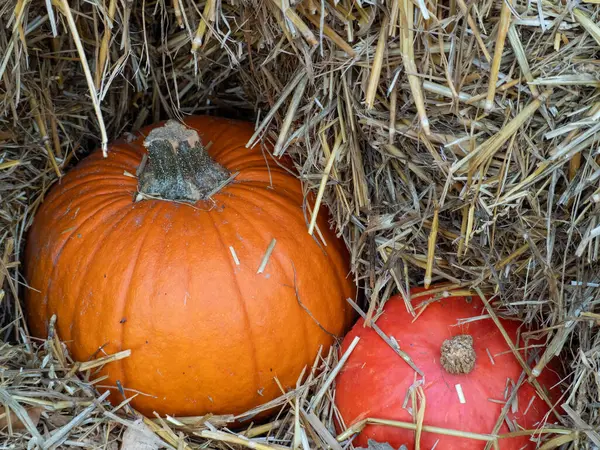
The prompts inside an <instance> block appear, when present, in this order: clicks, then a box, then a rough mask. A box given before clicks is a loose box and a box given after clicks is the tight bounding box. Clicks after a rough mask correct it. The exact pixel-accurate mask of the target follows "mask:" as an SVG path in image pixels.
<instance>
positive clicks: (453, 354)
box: [440, 334, 476, 375]
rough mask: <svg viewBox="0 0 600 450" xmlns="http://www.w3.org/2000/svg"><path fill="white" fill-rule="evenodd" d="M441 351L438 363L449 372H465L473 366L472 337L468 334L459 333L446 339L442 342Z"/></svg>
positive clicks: (468, 371) (456, 373)
mask: <svg viewBox="0 0 600 450" xmlns="http://www.w3.org/2000/svg"><path fill="white" fill-rule="evenodd" d="M441 353H442V355H441V357H440V363H441V364H442V367H443V368H444V369H445V370H446V372H448V373H450V374H453V375H458V374H467V373H470V372H471V371H472V370H473V368H474V367H475V359H476V355H475V349H474V348H473V337H472V336H471V335H469V334H460V335H458V336H454V337H453V338H451V339H446V340H445V341H444V343H443V344H442V348H441Z"/></svg>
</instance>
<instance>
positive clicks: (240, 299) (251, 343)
mask: <svg viewBox="0 0 600 450" xmlns="http://www.w3.org/2000/svg"><path fill="white" fill-rule="evenodd" d="M207 216H208V217H209V219H210V221H211V222H212V224H213V226H214V228H215V232H216V235H217V238H218V239H219V242H220V243H221V249H222V250H223V253H225V252H227V251H228V249H229V246H228V245H226V244H225V241H224V240H223V236H221V230H219V226H218V225H217V222H216V221H215V220H214V218H213V215H212V214H211V212H209V213H208V214H207ZM267 245H268V243H267ZM225 260H226V261H227V264H228V265H229V266H230V267H231V275H230V277H231V279H232V280H233V285H234V286H235V290H236V291H237V293H238V303H239V304H240V305H241V306H242V311H243V312H244V322H245V327H244V328H245V329H246V331H247V333H248V335H249V339H248V340H247V341H248V343H249V347H250V350H251V352H252V364H253V366H254V386H255V387H256V388H257V389H258V388H260V376H259V367H258V361H257V358H256V355H257V351H256V343H255V341H254V330H252V326H251V325H252V321H251V320H250V315H249V314H248V309H247V308H246V301H245V300H244V296H243V294H242V289H241V287H240V284H239V283H238V280H237V277H236V276H235V266H234V265H233V264H234V263H233V261H232V259H231V257H230V255H229V253H227V254H225Z"/></svg>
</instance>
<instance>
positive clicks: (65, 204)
mask: <svg viewBox="0 0 600 450" xmlns="http://www.w3.org/2000/svg"><path fill="white" fill-rule="evenodd" d="M51 190H52V191H53V192H50V193H49V195H48V196H47V199H46V200H44V203H43V204H42V207H40V209H39V210H38V212H37V215H44V214H46V215H51V216H52V218H53V219H57V220H62V219H63V218H64V217H65V216H66V215H67V214H68V213H69V212H70V210H71V209H73V204H75V205H78V204H79V203H77V200H84V201H85V202H86V203H85V204H88V205H89V200H86V199H85V198H83V199H82V197H83V196H82V195H77V197H76V199H73V198H68V197H65V196H64V195H62V191H60V192H59V191H58V189H57V190H55V189H51ZM78 194H79V193H78ZM105 195H106V196H107V195H113V197H114V194H113V193H111V192H102V193H98V194H94V199H97V198H99V197H103V196H105ZM119 200H123V198H120V199H119ZM55 211H57V212H61V214H60V215H59V214H56V213H55Z"/></svg>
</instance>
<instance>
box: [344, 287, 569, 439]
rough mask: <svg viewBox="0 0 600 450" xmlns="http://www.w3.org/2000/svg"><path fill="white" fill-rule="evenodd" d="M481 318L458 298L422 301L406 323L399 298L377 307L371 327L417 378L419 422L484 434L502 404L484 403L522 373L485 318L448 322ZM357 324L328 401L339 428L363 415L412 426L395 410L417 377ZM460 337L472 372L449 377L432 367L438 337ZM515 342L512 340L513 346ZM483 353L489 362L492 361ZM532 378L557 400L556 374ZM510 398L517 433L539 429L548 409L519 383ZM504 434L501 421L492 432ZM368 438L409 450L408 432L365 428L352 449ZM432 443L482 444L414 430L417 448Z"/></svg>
mask: <svg viewBox="0 0 600 450" xmlns="http://www.w3.org/2000/svg"><path fill="white" fill-rule="evenodd" d="M422 291H423V289H414V290H413V291H412V292H413V293H416V292H422ZM431 297H432V295H426V296H423V297H418V300H416V299H415V300H414V302H413V304H414V305H415V306H416V305H417V304H420V303H421V301H426V300H428V299H430V298H431ZM484 314H486V311H485V308H484V306H483V304H482V302H481V301H480V300H479V299H475V298H472V300H471V301H467V299H466V298H465V297H450V298H446V299H442V300H441V301H438V302H435V303H432V304H430V305H429V306H428V307H427V309H426V310H425V311H424V312H423V314H422V315H420V316H419V318H418V319H417V320H416V321H415V322H412V321H413V317H412V316H411V315H410V314H409V313H408V312H407V311H406V306H405V304H404V300H403V299H402V298H401V297H395V298H392V299H390V300H389V301H388V302H387V303H386V304H385V307H384V312H383V314H382V315H381V317H379V318H378V320H377V322H376V323H377V325H378V326H379V327H380V328H381V329H382V330H383V332H384V333H386V334H387V335H388V336H393V337H394V338H395V339H396V340H397V341H398V344H399V345H400V348H401V349H403V350H404V351H406V352H407V353H408V355H409V356H410V357H411V358H412V360H413V361H414V363H415V364H416V366H417V367H418V368H419V369H420V370H421V371H423V373H424V375H425V382H424V384H423V385H422V387H423V390H424V394H425V398H426V406H425V416H424V420H423V424H424V425H429V426H437V427H442V428H450V429H454V430H461V431H470V432H474V433H482V434H488V433H492V431H493V429H494V426H495V424H496V421H497V419H498V417H499V416H500V413H501V410H502V407H503V405H502V404H500V403H497V402H492V401H490V400H489V399H492V400H499V401H502V400H504V399H505V396H504V393H505V389H506V386H507V380H508V379H510V380H512V382H513V383H516V382H517V380H518V379H519V377H520V376H521V373H522V369H521V366H520V365H519V363H518V361H517V359H516V358H515V357H514V355H513V354H512V353H511V351H510V349H509V347H508V344H507V343H506V341H505V340H504V338H503V337H502V335H501V333H500V331H499V330H498V328H497V327H496V325H495V324H494V322H493V321H492V319H491V318H488V319H483V320H478V321H474V322H470V323H467V324H464V325H460V326H457V325H456V324H457V321H458V320H459V319H466V318H469V317H476V316H480V315H484ZM501 322H502V324H503V326H504V328H505V329H506V331H507V333H508V335H509V336H510V337H511V339H512V340H513V342H516V337H517V329H518V327H519V323H518V322H515V321H512V320H511V321H509V320H501ZM363 324H364V321H363V320H362V319H361V320H359V321H358V322H357V323H356V325H355V326H354V327H353V329H352V330H351V331H350V332H349V333H348V335H347V336H346V338H345V339H344V343H343V345H342V351H345V350H346V349H347V348H348V346H349V345H350V343H351V342H352V340H353V339H354V338H355V337H356V336H359V337H360V341H359V343H358V345H357V346H356V348H355V349H354V351H353V352H352V354H351V355H350V357H349V359H348V361H347V362H346V365H345V366H344V368H343V369H342V372H341V373H340V374H339V375H338V377H337V380H336V386H337V389H336V404H337V406H338V408H339V411H340V413H341V416H342V418H343V419H344V422H345V425H346V426H350V425H352V424H354V423H355V422H357V421H359V420H362V419H365V418H379V419H389V420H397V421H403V422H410V423H413V422H414V421H413V417H412V415H411V414H410V413H409V412H408V411H407V410H406V409H404V408H403V404H404V402H405V398H406V395H407V392H408V389H409V388H410V386H411V385H412V384H413V383H414V382H415V380H416V379H419V378H420V377H419V375H417V374H416V373H415V372H414V370H413V369H411V368H410V367H409V366H408V364H406V363H405V362H404V361H403V360H402V359H401V358H400V357H399V356H398V355H397V354H396V353H395V352H394V351H393V350H392V349H391V348H390V347H389V346H388V345H387V344H386V343H385V342H384V341H383V340H382V339H381V338H380V337H379V336H378V335H377V334H376V333H375V331H373V329H372V328H366V327H364V326H363ZM461 334H469V335H471V336H472V338H473V348H474V350H475V354H476V360H475V367H474V369H473V371H472V372H470V373H468V374H449V373H448V372H447V371H446V370H445V369H444V368H443V367H442V365H441V363H440V354H441V353H440V348H441V346H442V343H443V342H444V341H445V340H446V339H450V338H452V337H454V336H457V335H461ZM522 343H523V342H522V341H520V343H519V344H522ZM529 345H531V341H530V342H529ZM519 347H522V345H519ZM486 349H487V350H489V352H490V354H491V355H492V358H493V360H494V363H495V364H492V361H491V359H490V357H489V356H488V354H487V351H486ZM522 355H523V354H522ZM538 380H539V381H540V384H541V385H542V386H544V388H545V389H547V390H549V393H550V398H551V399H554V401H556V399H558V398H559V397H560V387H558V386H556V387H555V385H556V384H557V383H558V381H559V377H558V375H557V374H556V373H555V372H553V371H552V370H551V369H550V368H546V369H545V370H544V371H543V372H542V374H541V375H540V377H539V378H538ZM457 384H460V386H461V388H462V391H463V394H464V399H465V403H464V404H463V403H460V400H459V396H458V393H457V388H456V385H457ZM512 386H514V384H513V385H512ZM517 397H518V409H517V411H516V413H513V412H511V411H509V413H508V417H509V419H510V420H512V421H513V423H515V424H518V425H519V426H520V427H522V428H523V429H536V428H538V427H540V426H541V425H543V424H544V423H545V419H546V414H547V413H548V411H549V409H550V408H549V407H548V406H547V405H546V403H545V402H544V401H543V400H542V399H541V398H539V397H538V395H537V394H536V391H535V388H534V387H533V386H532V385H530V384H529V383H528V382H527V381H525V383H524V384H523V385H521V388H520V389H519V391H518V393H517ZM530 402H531V403H530ZM406 405H407V407H412V402H411V401H410V400H409V401H408V403H406ZM525 411H526V412H527V413H526V414H524V413H525ZM547 418H548V423H554V422H555V421H556V419H555V417H554V416H553V415H552V413H550V415H549V416H548V417H547ZM508 432H509V430H508V427H507V425H506V423H505V422H504V423H503V425H502V427H501V428H500V431H499V434H502V433H508ZM369 439H373V440H375V441H378V442H388V443H390V444H391V445H392V447H393V448H399V447H400V446H401V445H403V444H404V445H407V446H408V448H414V442H415V436H414V432H413V431H410V430H404V429H400V428H394V427H390V426H375V425H367V426H366V427H365V428H364V430H363V431H362V432H361V433H360V434H359V435H358V436H357V437H356V439H355V440H354V445H355V446H357V447H360V446H362V447H365V448H366V447H367V442H368V440H369ZM438 441H439V442H438ZM436 442H438V443H437V446H436V447H435V448H439V449H444V450H448V449H450V450H463V449H464V450H475V449H477V450H482V449H484V448H485V446H486V442H483V441H478V440H473V439H468V438H462V437H452V436H447V435H442V434H437V433H436V434H434V433H429V432H423V433H422V435H421V448H427V449H429V448H433V446H434V445H435V444H436ZM499 445H500V448H501V449H502V450H519V449H531V448H535V444H534V443H533V442H531V441H530V440H529V437H528V436H524V437H517V438H507V439H500V440H499Z"/></svg>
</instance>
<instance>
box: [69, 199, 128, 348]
mask: <svg viewBox="0 0 600 450" xmlns="http://www.w3.org/2000/svg"><path fill="white" fill-rule="evenodd" d="M132 212H139V211H136V209H135V208H132V207H128V208H127V211H125V214H123V216H122V217H121V218H119V219H118V220H117V221H116V222H111V224H110V226H108V227H105V233H104V234H103V236H102V238H101V239H100V240H99V241H98V245H97V246H96V247H95V248H94V250H93V251H92V252H91V255H89V256H90V257H89V258H88V261H92V260H93V259H94V257H95V256H96V254H97V253H98V251H99V250H100V249H102V248H104V246H105V244H106V237H107V236H108V235H110V233H111V232H112V231H113V230H112V229H113V228H114V227H116V226H117V225H118V224H120V223H122V222H123V221H124V220H126V219H127V218H128V216H129V215H130V214H131V213H132ZM112 217H114V215H112V216H110V217H109V218H108V219H107V221H108V220H110V219H111V218H112ZM79 264H80V265H81V261H80V262H79ZM86 266H87V264H86ZM84 284H85V283H81V282H80V283H79V286H78V288H77V296H76V298H79V294H80V293H81V289H82V288H83V287H84V286H83V285H84ZM100 301H101V302H103V299H101V300H100ZM75 312H76V308H73V314H75ZM69 319H70V321H69V323H70V322H71V321H73V317H70V318H69ZM73 322H74V321H73ZM79 335H80V329H79V327H78V328H75V331H73V332H72V333H70V336H69V339H70V340H71V341H74V342H79Z"/></svg>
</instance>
